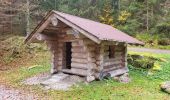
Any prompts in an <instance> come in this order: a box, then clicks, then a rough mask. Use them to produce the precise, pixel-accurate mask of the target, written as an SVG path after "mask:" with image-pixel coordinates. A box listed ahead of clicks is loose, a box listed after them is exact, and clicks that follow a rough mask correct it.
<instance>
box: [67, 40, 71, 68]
mask: <svg viewBox="0 0 170 100" xmlns="http://www.w3.org/2000/svg"><path fill="white" fill-rule="evenodd" d="M65 46H66V56H65V57H66V58H65V59H66V69H71V58H72V52H71V49H72V43H71V42H66V44H65Z"/></svg>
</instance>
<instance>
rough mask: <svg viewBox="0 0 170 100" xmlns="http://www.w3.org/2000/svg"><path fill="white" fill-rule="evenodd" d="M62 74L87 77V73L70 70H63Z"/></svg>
mask: <svg viewBox="0 0 170 100" xmlns="http://www.w3.org/2000/svg"><path fill="white" fill-rule="evenodd" d="M62 72H64V73H68V74H74V75H79V76H87V72H86V71H82V70H81V71H78V70H69V69H62Z"/></svg>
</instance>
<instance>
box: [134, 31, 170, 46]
mask: <svg viewBox="0 0 170 100" xmlns="http://www.w3.org/2000/svg"><path fill="white" fill-rule="evenodd" d="M136 38H137V39H139V40H141V41H143V42H145V47H147V48H159V49H170V39H169V38H168V36H167V35H165V34H148V33H145V34H136Z"/></svg>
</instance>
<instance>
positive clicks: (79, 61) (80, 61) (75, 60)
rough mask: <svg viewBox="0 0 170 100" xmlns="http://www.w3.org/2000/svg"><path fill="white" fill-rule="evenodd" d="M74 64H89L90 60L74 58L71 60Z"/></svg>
mask: <svg viewBox="0 0 170 100" xmlns="http://www.w3.org/2000/svg"><path fill="white" fill-rule="evenodd" d="M71 61H72V62H76V63H83V64H87V63H88V60H87V59H76V58H72V59H71Z"/></svg>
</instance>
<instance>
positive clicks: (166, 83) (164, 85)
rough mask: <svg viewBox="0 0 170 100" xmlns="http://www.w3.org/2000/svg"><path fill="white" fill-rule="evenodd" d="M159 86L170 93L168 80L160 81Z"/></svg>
mask: <svg viewBox="0 0 170 100" xmlns="http://www.w3.org/2000/svg"><path fill="white" fill-rule="evenodd" d="M160 87H161V90H162V91H164V92H167V93H170V81H167V82H164V83H162V84H161V85H160Z"/></svg>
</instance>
